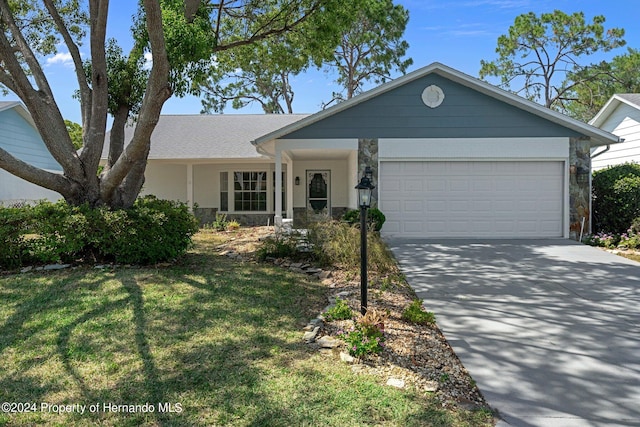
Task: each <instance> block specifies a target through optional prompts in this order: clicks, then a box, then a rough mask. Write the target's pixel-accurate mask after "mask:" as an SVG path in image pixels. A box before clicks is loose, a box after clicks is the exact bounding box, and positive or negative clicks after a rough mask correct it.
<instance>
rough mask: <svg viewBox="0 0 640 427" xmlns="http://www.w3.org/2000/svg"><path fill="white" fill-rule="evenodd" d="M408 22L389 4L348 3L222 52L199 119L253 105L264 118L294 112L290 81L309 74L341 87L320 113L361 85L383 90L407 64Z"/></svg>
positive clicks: (381, 0) (376, 0) (383, 0)
mask: <svg viewBox="0 0 640 427" xmlns="http://www.w3.org/2000/svg"><path fill="white" fill-rule="evenodd" d="M408 19H409V13H408V11H407V10H406V9H404V8H403V7H402V6H400V5H395V4H393V1H392V0H351V1H348V2H342V3H340V5H339V6H337V7H336V8H335V9H333V13H332V14H330V15H329V14H322V15H316V16H314V17H312V18H310V19H309V20H307V21H306V22H305V23H304V24H303V25H300V26H299V27H298V28H297V30H295V31H291V32H288V33H286V34H283V35H281V36H279V37H278V38H275V39H267V40H264V41H262V42H261V43H258V44H252V45H250V46H245V47H243V48H242V49H238V50H234V51H233V52H222V53H220V55H219V56H217V59H218V61H219V65H218V66H217V67H216V70H215V72H214V73H213V74H212V75H211V76H210V78H209V79H208V80H207V82H206V83H205V84H204V85H203V87H202V89H203V95H204V97H203V101H202V103H203V112H208V113H211V112H222V111H223V110H224V109H225V108H226V107H227V105H228V104H229V103H231V106H232V107H233V108H243V107H244V106H246V105H248V104H251V103H258V104H259V105H260V106H261V107H262V109H263V111H264V112H265V113H293V99H294V88H293V85H292V84H291V80H292V77H295V76H297V75H299V74H300V73H302V72H304V71H306V70H308V69H309V68H311V67H315V68H318V69H320V68H324V69H325V71H327V73H329V74H335V75H336V83H338V85H339V86H340V87H341V88H342V90H340V91H339V92H336V93H334V94H333V99H332V100H331V101H328V102H326V103H325V106H327V105H329V104H331V103H333V102H337V101H341V100H344V99H349V98H351V97H352V96H354V95H356V94H357V93H359V92H360V91H362V87H363V85H364V83H365V82H368V81H373V82H375V83H382V82H384V81H386V80H387V79H391V78H392V77H393V76H392V74H393V73H394V72H401V73H405V72H406V70H407V68H408V67H409V66H410V65H411V64H412V63H413V60H412V59H410V58H409V59H405V58H404V56H405V55H406V52H407V49H408V47H409V45H408V43H407V42H406V41H405V40H403V35H404V31H405V28H406V25H407V22H408ZM309 41H312V42H311V43H309Z"/></svg>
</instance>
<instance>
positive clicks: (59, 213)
mask: <svg viewBox="0 0 640 427" xmlns="http://www.w3.org/2000/svg"><path fill="white" fill-rule="evenodd" d="M197 230H198V223H197V220H196V219H195V217H194V216H193V215H192V214H191V213H190V212H189V209H188V208H187V206H186V205H185V204H184V203H180V202H171V201H167V200H159V199H157V198H155V197H153V196H147V197H145V198H141V199H138V200H137V201H136V202H135V204H134V206H133V207H132V208H131V209H127V210H116V211H111V210H109V209H106V208H97V209H91V208H89V207H88V205H83V206H71V205H69V204H67V203H66V202H64V201H59V202H57V203H50V202H41V203H39V204H37V205H36V206H34V207H23V208H0V237H1V238H2V240H3V241H4V242H7V243H8V244H6V245H4V247H2V249H0V254H1V255H2V256H0V265H2V266H4V267H8V268H16V267H19V266H21V265H24V264H25V263H27V262H41V263H49V262H72V261H75V260H78V259H80V258H85V259H87V258H88V257H92V259H93V260H96V261H97V260H101V261H112V260H113V261H116V262H119V263H127V264H149V263H157V262H161V261H167V260H170V259H174V258H175V257H177V256H179V255H181V254H183V253H184V252H185V251H186V250H187V249H188V247H189V245H190V244H191V237H192V236H193V234H194V233H195V232H196V231H197Z"/></svg>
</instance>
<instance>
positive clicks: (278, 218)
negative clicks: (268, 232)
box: [273, 149, 291, 230]
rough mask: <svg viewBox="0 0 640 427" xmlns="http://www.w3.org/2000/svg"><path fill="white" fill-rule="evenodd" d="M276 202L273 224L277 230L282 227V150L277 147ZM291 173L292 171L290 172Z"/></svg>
mask: <svg viewBox="0 0 640 427" xmlns="http://www.w3.org/2000/svg"><path fill="white" fill-rule="evenodd" d="M275 162H276V191H275V193H276V194H275V196H276V203H275V212H274V217H273V225H275V226H276V230H279V229H280V228H281V227H282V152H281V151H280V150H278V149H276V158H275ZM289 175H291V173H289Z"/></svg>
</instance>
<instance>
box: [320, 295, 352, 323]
mask: <svg viewBox="0 0 640 427" xmlns="http://www.w3.org/2000/svg"><path fill="white" fill-rule="evenodd" d="M351 318H353V310H351V307H349V306H348V305H347V303H346V301H344V300H341V299H340V298H337V299H336V305H334V306H333V307H331V308H330V309H328V310H327V312H326V313H325V319H326V320H327V322H333V321H334V320H347V319H351Z"/></svg>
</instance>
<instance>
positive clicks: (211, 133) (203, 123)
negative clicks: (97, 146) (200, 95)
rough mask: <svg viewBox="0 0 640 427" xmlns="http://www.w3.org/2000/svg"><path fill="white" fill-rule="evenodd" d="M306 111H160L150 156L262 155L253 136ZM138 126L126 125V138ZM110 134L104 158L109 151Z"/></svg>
mask: <svg viewBox="0 0 640 427" xmlns="http://www.w3.org/2000/svg"><path fill="white" fill-rule="evenodd" d="M307 116H308V115H307V114H218V115H204V114H198V115H161V116H160V119H159V121H158V124H157V125H156V127H155V129H154V131H153V134H152V136H151V151H150V152H149V160H161V159H246V158H262V157H263V156H261V155H260V154H259V153H258V152H257V151H256V149H255V148H254V147H253V146H252V145H251V144H250V142H251V141H252V140H254V139H255V138H257V137H259V136H260V135H264V134H266V133H269V132H273V131H274V130H276V129H279V128H281V127H284V126H287V125H290V124H292V123H294V122H296V121H298V120H300V119H303V118H305V117H307ZM134 129H135V126H127V128H126V129H125V141H130V140H131V138H132V137H133V131H134ZM108 143H109V134H108V133H107V136H106V143H105V148H104V150H103V152H102V158H103V159H106V158H107V155H108V152H109V151H108V150H109V148H108Z"/></svg>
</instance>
